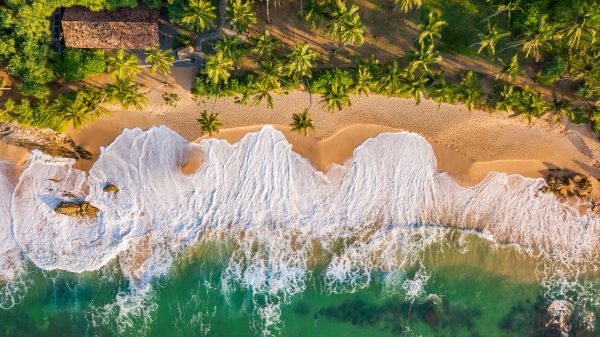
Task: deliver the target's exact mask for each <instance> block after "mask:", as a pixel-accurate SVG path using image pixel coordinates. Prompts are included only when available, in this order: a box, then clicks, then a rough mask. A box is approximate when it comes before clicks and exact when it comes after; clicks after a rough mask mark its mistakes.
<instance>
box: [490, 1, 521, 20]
mask: <svg viewBox="0 0 600 337" xmlns="http://www.w3.org/2000/svg"><path fill="white" fill-rule="evenodd" d="M517 10H521V6H520V1H519V0H516V1H512V0H510V1H508V2H507V3H505V4H500V5H498V7H497V8H496V12H494V14H492V15H490V16H488V17H486V18H485V19H483V20H481V21H480V22H483V21H487V20H489V19H491V18H493V17H494V16H496V15H499V14H502V13H504V12H506V13H507V14H508V24H509V25H510V16H511V14H512V13H513V12H515V11H517Z"/></svg>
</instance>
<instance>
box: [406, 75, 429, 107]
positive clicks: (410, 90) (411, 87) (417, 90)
mask: <svg viewBox="0 0 600 337" xmlns="http://www.w3.org/2000/svg"><path fill="white" fill-rule="evenodd" d="M427 81H428V79H427V78H426V77H419V78H416V77H412V78H408V79H407V80H405V81H404V84H403V85H402V88H401V90H402V91H403V92H405V93H406V94H407V95H408V96H410V97H412V98H414V99H415V105H419V104H420V103H421V95H422V94H423V91H425V83H427Z"/></svg>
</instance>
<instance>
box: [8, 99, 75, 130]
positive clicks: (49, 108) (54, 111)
mask: <svg viewBox="0 0 600 337" xmlns="http://www.w3.org/2000/svg"><path fill="white" fill-rule="evenodd" d="M4 106H5V109H6V111H4V112H2V113H0V120H4V121H9V122H17V123H19V124H21V125H25V126H31V127H35V128H41V129H42V128H49V129H53V130H56V131H61V130H62V129H63V127H64V124H65V122H64V119H63V117H62V113H61V111H60V109H58V106H57V105H56V104H49V103H48V101H46V100H34V101H33V103H32V102H31V101H30V100H29V99H26V98H25V99H22V100H21V101H20V102H19V103H15V101H13V100H12V99H8V100H7V101H6V102H5V103H4Z"/></svg>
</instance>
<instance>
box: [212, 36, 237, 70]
mask: <svg viewBox="0 0 600 337" xmlns="http://www.w3.org/2000/svg"><path fill="white" fill-rule="evenodd" d="M215 50H216V51H217V52H220V53H222V54H223V57H224V58H225V59H228V60H232V61H233V64H234V66H235V67H239V66H240V63H241V59H242V56H243V54H244V53H243V51H242V49H241V48H240V40H239V39H238V38H237V37H235V36H233V37H229V36H227V35H226V34H225V33H223V32H222V35H221V39H219V40H217V41H216V42H215Z"/></svg>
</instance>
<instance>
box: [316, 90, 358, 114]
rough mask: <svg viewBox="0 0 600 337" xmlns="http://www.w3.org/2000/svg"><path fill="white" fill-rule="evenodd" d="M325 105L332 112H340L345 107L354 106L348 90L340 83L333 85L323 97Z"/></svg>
mask: <svg viewBox="0 0 600 337" xmlns="http://www.w3.org/2000/svg"><path fill="white" fill-rule="evenodd" d="M323 105H324V106H325V107H326V108H327V110H329V111H330V112H336V110H337V111H340V110H342V108H343V107H345V106H350V105H352V104H351V102H350V96H349V95H348V88H347V87H346V86H344V85H340V84H338V83H332V84H331V85H330V86H329V87H328V88H327V90H326V92H325V95H323Z"/></svg>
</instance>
